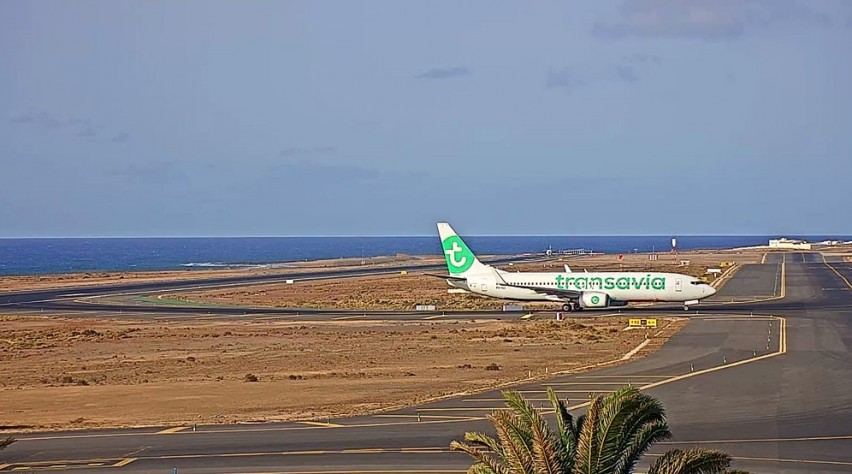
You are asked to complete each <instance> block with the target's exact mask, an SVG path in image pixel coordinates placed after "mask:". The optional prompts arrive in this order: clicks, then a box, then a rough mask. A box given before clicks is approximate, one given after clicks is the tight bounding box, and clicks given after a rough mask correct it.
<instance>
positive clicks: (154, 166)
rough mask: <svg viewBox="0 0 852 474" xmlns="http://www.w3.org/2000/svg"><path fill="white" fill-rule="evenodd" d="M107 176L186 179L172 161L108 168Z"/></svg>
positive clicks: (135, 178)
mask: <svg viewBox="0 0 852 474" xmlns="http://www.w3.org/2000/svg"><path fill="white" fill-rule="evenodd" d="M106 175H107V176H112V177H118V178H127V179H130V180H133V181H136V180H157V181H162V180H173V181H185V180H187V179H188V176H187V174H186V173H185V172H184V171H183V170H181V169H179V164H178V163H177V162H173V161H164V162H158V163H150V164H135V163H130V164H129V165H127V166H125V167H123V168H118V169H113V170H109V171H107V172H106Z"/></svg>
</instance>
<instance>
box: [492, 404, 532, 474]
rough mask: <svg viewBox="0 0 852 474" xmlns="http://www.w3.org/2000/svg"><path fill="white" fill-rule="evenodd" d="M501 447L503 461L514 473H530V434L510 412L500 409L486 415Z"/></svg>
mask: <svg viewBox="0 0 852 474" xmlns="http://www.w3.org/2000/svg"><path fill="white" fill-rule="evenodd" d="M488 419H489V420H490V421H491V423H492V424H494V428H495V429H496V430H497V438H498V439H499V440H500V446H502V447H503V461H504V463H505V464H506V465H507V466H508V467H509V468H510V469H511V470H512V471H513V472H514V473H516V474H526V473H532V472H533V468H532V434H531V433H530V432H529V430H528V427H526V426H523V425H522V424H521V423H519V418H518V417H517V416H515V415H513V414H512V413H511V412H508V411H504V410H500V411H495V412H494V413H491V414H490V415H488Z"/></svg>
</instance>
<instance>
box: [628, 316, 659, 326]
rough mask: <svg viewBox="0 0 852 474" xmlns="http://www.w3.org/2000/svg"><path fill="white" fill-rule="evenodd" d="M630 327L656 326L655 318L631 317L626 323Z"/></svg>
mask: <svg viewBox="0 0 852 474" xmlns="http://www.w3.org/2000/svg"><path fill="white" fill-rule="evenodd" d="M628 324H629V325H630V327H632V328H655V327H657V320H656V319H639V318H635V319H634V318H631V319H630V322H629V323H628Z"/></svg>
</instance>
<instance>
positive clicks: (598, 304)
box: [580, 291, 609, 308]
mask: <svg viewBox="0 0 852 474" xmlns="http://www.w3.org/2000/svg"><path fill="white" fill-rule="evenodd" d="M580 306H581V307H583V308H606V307H607V306H609V295H608V294H606V293H602V292H600V291H584V292H583V295H582V296H581V297H580Z"/></svg>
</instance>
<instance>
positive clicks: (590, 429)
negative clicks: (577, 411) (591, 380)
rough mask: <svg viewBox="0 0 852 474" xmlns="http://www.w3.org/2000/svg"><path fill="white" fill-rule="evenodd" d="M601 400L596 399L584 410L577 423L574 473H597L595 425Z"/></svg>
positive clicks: (599, 398) (601, 403)
mask: <svg viewBox="0 0 852 474" xmlns="http://www.w3.org/2000/svg"><path fill="white" fill-rule="evenodd" d="M603 403H604V402H603V399H602V398H601V397H596V398H594V399H593V400H592V403H591V404H590V405H589V409H588V410H586V414H585V415H583V416H581V417H580V418H579V419H578V420H577V421H578V425H579V428H580V435H579V436H578V437H577V458H576V459H575V460H574V471H575V472H577V473H578V474H594V473H596V472H597V460H596V459H595V454H596V446H597V440H598V437H597V429H596V428H597V425H598V418H599V417H600V412H601V407H602V405H603Z"/></svg>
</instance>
